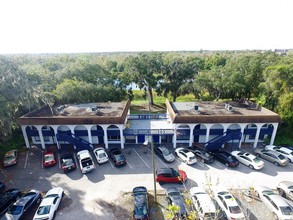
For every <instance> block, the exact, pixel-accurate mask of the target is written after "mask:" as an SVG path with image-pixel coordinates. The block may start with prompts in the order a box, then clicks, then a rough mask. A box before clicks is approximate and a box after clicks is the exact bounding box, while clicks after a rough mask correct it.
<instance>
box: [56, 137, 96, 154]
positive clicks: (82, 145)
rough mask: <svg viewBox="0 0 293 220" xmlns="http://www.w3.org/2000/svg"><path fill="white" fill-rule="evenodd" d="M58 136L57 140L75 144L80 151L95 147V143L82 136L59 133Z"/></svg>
mask: <svg viewBox="0 0 293 220" xmlns="http://www.w3.org/2000/svg"><path fill="white" fill-rule="evenodd" d="M56 138H57V141H66V142H68V143H70V144H72V145H74V146H75V147H76V149H77V150H78V151H81V150H92V149H93V145H92V144H91V143H90V142H88V141H86V140H84V139H82V138H80V137H76V136H75V135H74V134H65V133H64V134H62V133H57V134H56Z"/></svg>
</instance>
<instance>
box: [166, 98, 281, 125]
mask: <svg viewBox="0 0 293 220" xmlns="http://www.w3.org/2000/svg"><path fill="white" fill-rule="evenodd" d="M166 106H167V108H168V109H169V113H170V115H171V118H172V121H173V122H174V123H225V122H226V123H261V122H264V123H270V122H280V116H279V115H278V114H276V113H274V112H272V111H270V110H268V109H266V108H264V107H262V106H259V105H256V104H255V103H253V102H248V101H246V102H236V101H233V102H216V101H202V102H170V103H169V102H168V100H166Z"/></svg>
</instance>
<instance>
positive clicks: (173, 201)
mask: <svg viewBox="0 0 293 220" xmlns="http://www.w3.org/2000/svg"><path fill="white" fill-rule="evenodd" d="M166 199H167V202H168V205H172V206H177V207H179V210H178V213H175V215H176V216H177V217H179V218H180V219H184V218H185V217H187V215H188V214H187V209H186V206H185V203H184V198H183V196H182V193H181V192H180V191H179V189H178V188H177V187H169V188H167V189H166Z"/></svg>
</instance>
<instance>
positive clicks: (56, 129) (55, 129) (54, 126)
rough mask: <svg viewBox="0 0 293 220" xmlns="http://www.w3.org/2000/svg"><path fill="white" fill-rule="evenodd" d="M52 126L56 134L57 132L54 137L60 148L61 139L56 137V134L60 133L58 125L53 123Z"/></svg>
mask: <svg viewBox="0 0 293 220" xmlns="http://www.w3.org/2000/svg"><path fill="white" fill-rule="evenodd" d="M51 127H52V128H53V130H54V134H55V136H54V138H55V140H56V144H57V148H58V149H59V150H60V148H61V147H60V144H59V141H58V140H57V137H56V134H57V133H58V126H56V125H52V126H51Z"/></svg>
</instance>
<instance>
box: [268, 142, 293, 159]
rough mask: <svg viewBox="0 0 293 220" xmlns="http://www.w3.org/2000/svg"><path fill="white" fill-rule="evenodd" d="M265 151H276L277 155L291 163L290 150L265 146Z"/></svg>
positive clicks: (291, 155)
mask: <svg viewBox="0 0 293 220" xmlns="http://www.w3.org/2000/svg"><path fill="white" fill-rule="evenodd" d="M265 149H266V150H272V151H276V152H278V153H279V154H282V155H283V156H284V157H286V158H288V159H289V160H290V162H291V163H293V150H290V149H288V148H286V147H277V146H275V145H267V146H265Z"/></svg>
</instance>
